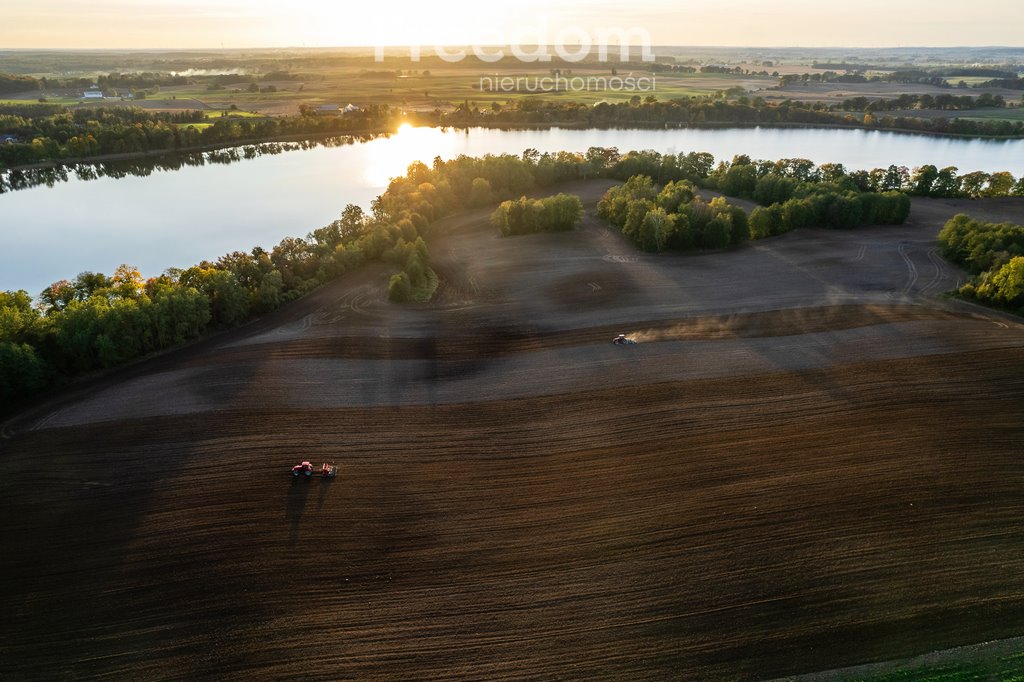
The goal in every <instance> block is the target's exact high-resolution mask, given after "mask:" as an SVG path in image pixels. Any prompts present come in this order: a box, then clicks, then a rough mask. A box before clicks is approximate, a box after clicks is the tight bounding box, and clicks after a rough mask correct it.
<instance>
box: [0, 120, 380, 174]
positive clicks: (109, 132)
mask: <svg viewBox="0 0 1024 682" xmlns="http://www.w3.org/2000/svg"><path fill="white" fill-rule="evenodd" d="M390 118H391V112H390V110H389V109H388V108H387V106H371V107H367V108H366V109H364V110H362V111H359V112H356V113H353V114H349V115H346V116H317V115H315V114H312V113H306V114H302V115H299V116H284V117H276V118H270V117H234V116H221V117H216V118H213V119H210V120H209V121H207V119H206V118H205V114H204V113H203V112H201V111H185V112H172V113H167V112H153V111H148V110H145V109H140V108H138V107H99V108H76V109H73V110H72V109H66V108H65V107H54V106H52V105H34V106H26V105H13V106H6V105H4V106H0V134H6V135H13V136H14V137H15V139H16V142H14V143H12V144H3V145H0V169H3V168H11V167H13V166H20V165H28V164H33V163H39V162H42V161H59V160H62V159H85V158H89V157H93V156H102V155H106V154H133V153H140V152H173V151H176V150H181V149H195V148H198V147H206V146H215V145H223V144H229V143H233V142H242V141H260V140H267V141H269V140H273V139H275V138H281V137H288V136H294V135H325V134H327V135H329V134H333V133H338V134H340V133H345V132H350V131H355V130H367V129H380V130H385V129H387V126H388V125H389V124H390ZM198 123H211V125H208V126H207V125H203V126H197V125H195V124H198Z"/></svg>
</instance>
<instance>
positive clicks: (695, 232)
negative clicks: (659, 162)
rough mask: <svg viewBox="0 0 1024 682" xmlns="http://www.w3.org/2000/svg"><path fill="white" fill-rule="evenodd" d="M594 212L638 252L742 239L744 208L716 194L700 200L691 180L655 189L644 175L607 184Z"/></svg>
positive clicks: (715, 246) (730, 243) (703, 246)
mask: <svg viewBox="0 0 1024 682" xmlns="http://www.w3.org/2000/svg"><path fill="white" fill-rule="evenodd" d="M597 215H598V216H599V217H601V218H603V219H605V220H607V221H608V222H610V223H611V224H612V225H615V226H616V227H618V228H619V229H620V230H621V231H622V234H623V235H624V236H625V237H626V238H628V239H629V240H630V241H632V242H633V243H634V244H636V245H637V246H638V247H639V248H641V249H643V250H644V251H652V252H657V251H665V250H686V249H723V248H725V247H727V246H735V245H737V244H741V243H743V242H744V241H746V240H747V239H748V238H749V236H750V233H749V230H748V227H747V214H746V212H745V211H744V210H743V209H741V208H739V207H737V206H733V205H731V204H729V203H728V202H727V201H726V200H725V199H723V198H722V197H717V198H715V199H712V200H711V202H710V203H705V202H704V201H703V200H702V199H701V198H700V197H698V196H697V192H696V190H695V188H694V185H693V183H692V182H690V181H688V180H678V181H669V182H668V183H667V184H666V185H665V186H664V187H662V188H661V189H660V190H659V189H658V187H657V186H656V185H655V184H654V181H653V180H652V179H651V178H650V177H649V176H647V175H634V176H633V177H631V178H629V179H628V180H627V181H626V182H625V183H624V184H622V185H619V186H617V187H612V188H610V189H609V190H608V191H607V192H606V193H605V195H604V196H603V197H602V198H601V201H600V202H598V205H597Z"/></svg>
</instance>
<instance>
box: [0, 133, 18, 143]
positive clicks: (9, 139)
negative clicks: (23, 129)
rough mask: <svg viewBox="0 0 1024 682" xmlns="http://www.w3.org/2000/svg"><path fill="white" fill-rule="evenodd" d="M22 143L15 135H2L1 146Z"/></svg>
mask: <svg viewBox="0 0 1024 682" xmlns="http://www.w3.org/2000/svg"><path fill="white" fill-rule="evenodd" d="M20 141H21V140H19V139H18V138H17V137H15V136H14V135H0V144H14V143H16V142H20Z"/></svg>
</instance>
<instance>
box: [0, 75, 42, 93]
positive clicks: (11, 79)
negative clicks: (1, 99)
mask: <svg viewBox="0 0 1024 682" xmlns="http://www.w3.org/2000/svg"><path fill="white" fill-rule="evenodd" d="M38 89H39V81H38V80H37V79H35V78H33V77H32V76H19V75H15V74H13V73H2V72H0V95H11V94H14V93H17V92H28V91H31V90H38Z"/></svg>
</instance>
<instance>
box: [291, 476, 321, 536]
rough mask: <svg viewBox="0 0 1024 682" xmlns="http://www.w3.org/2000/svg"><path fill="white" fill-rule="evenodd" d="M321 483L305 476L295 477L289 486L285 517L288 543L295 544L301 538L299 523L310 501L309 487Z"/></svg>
mask: <svg viewBox="0 0 1024 682" xmlns="http://www.w3.org/2000/svg"><path fill="white" fill-rule="evenodd" d="M314 483H319V481H314V480H313V479H312V478H306V477H305V476H297V477H293V478H292V481H291V486H290V487H289V488H288V500H287V503H286V506H285V513H284V515H285V518H286V519H287V520H288V524H289V529H288V545H289V546H294V545H295V544H296V542H298V539H299V523H300V522H301V521H302V515H303V514H304V513H305V511H306V504H307V502H309V488H310V486H311V485H312V484H314Z"/></svg>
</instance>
